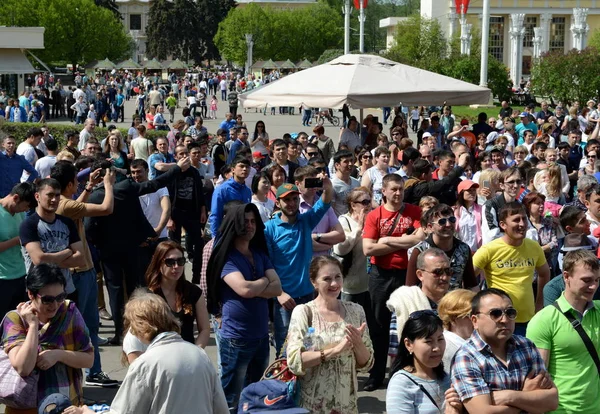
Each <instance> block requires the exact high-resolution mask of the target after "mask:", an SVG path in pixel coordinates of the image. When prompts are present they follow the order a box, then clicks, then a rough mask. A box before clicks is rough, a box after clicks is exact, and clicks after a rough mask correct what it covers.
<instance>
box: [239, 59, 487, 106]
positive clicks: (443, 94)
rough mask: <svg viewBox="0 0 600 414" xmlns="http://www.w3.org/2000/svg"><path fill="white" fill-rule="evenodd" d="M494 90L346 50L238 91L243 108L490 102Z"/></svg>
mask: <svg viewBox="0 0 600 414" xmlns="http://www.w3.org/2000/svg"><path fill="white" fill-rule="evenodd" d="M490 94H491V91H490V90H489V89H487V88H483V87H481V86H476V85H473V84H471V83H468V82H463V81H460V80H457V79H453V78H449V77H447V76H443V75H439V74H437V73H433V72H428V71H426V70H422V69H418V68H414V67H412V66H407V65H402V64H400V63H397V62H393V61H391V60H388V59H384V58H382V57H379V56H373V55H351V54H349V55H344V56H341V57H339V58H337V59H335V60H332V61H331V62H329V63H325V64H323V65H319V66H316V67H312V68H309V69H305V70H302V71H300V72H297V73H294V74H292V75H289V76H285V77H283V78H281V79H279V80H278V81H276V82H272V83H269V84H266V85H264V86H263V87H260V88H257V89H254V90H253V91H251V92H247V93H244V94H241V95H240V100H241V101H242V104H243V106H244V107H245V108H254V107H262V106H265V105H270V106H300V105H306V106H309V107H317V108H341V107H342V106H343V105H344V104H348V105H350V106H351V107H352V108H355V109H360V108H378V107H382V106H397V105H398V104H400V103H402V104H403V105H437V104H439V103H440V102H444V101H446V103H447V104H448V105H459V104H463V105H467V104H487V103H488V102H489V99H490V96H491V95H490Z"/></svg>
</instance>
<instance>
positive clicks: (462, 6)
mask: <svg viewBox="0 0 600 414" xmlns="http://www.w3.org/2000/svg"><path fill="white" fill-rule="evenodd" d="M469 2H470V0H454V5H455V6H456V13H458V14H467V10H468V9H469Z"/></svg>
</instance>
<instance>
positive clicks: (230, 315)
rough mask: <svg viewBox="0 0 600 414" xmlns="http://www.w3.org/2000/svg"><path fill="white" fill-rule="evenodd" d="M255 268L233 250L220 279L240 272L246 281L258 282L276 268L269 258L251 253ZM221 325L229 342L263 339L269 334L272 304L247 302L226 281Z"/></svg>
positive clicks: (223, 291) (223, 286)
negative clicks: (266, 273)
mask: <svg viewBox="0 0 600 414" xmlns="http://www.w3.org/2000/svg"><path fill="white" fill-rule="evenodd" d="M251 251H252V257H253V258H254V267H253V266H252V264H251V263H250V261H249V260H248V259H247V258H246V257H245V256H244V255H243V254H242V253H240V252H239V251H238V250H237V249H235V248H233V249H231V253H230V254H229V259H228V260H227V263H225V266H224V267H223V271H222V272H221V279H222V278H224V277H225V276H227V275H228V274H230V273H234V272H240V273H241V274H242V275H243V276H244V279H246V280H249V281H252V280H258V279H260V278H261V277H263V276H264V275H265V271H267V270H269V269H273V265H272V264H271V261H270V260H269V257H268V256H267V255H265V254H264V253H262V252H259V251H255V250H252V249H251ZM221 300H222V302H223V309H222V316H223V319H222V325H221V332H220V335H221V336H222V337H223V338H228V339H262V338H264V337H265V336H267V335H268V334H269V302H268V300H267V299H265V298H259V297H255V298H250V299H246V298H243V297H241V296H240V295H238V294H237V293H235V291H234V290H233V289H231V288H230V287H229V285H228V284H227V283H225V281H222V282H221Z"/></svg>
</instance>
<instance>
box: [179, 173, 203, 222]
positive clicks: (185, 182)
mask: <svg viewBox="0 0 600 414" xmlns="http://www.w3.org/2000/svg"><path fill="white" fill-rule="evenodd" d="M197 179H199V177H198V176H196V175H195V174H194V171H193V169H192V168H188V169H187V170H186V171H184V172H182V173H181V174H180V175H179V177H177V184H176V189H175V191H176V192H177V194H176V196H175V202H174V203H173V207H177V208H178V209H179V210H183V211H190V212H192V211H195V210H196V197H197V195H196V180H197Z"/></svg>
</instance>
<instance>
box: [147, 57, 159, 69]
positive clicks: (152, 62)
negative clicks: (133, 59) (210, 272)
mask: <svg viewBox="0 0 600 414" xmlns="http://www.w3.org/2000/svg"><path fill="white" fill-rule="evenodd" d="M162 68H163V67H162V65H161V64H160V62H159V61H158V60H156V58H154V59H152V60H149V61H147V62H146V63H144V69H150V70H162Z"/></svg>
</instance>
